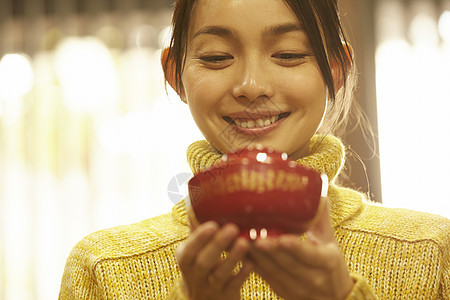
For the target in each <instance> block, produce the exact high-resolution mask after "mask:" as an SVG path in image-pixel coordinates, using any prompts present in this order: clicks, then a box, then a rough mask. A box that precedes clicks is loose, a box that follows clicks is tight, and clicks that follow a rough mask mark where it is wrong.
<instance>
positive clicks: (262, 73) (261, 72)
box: [232, 60, 274, 101]
mask: <svg viewBox="0 0 450 300" xmlns="http://www.w3.org/2000/svg"><path fill="white" fill-rule="evenodd" d="M269 77H270V73H269V72H268V71H267V70H265V68H264V66H263V63H261V62H258V61H256V60H253V61H250V62H248V63H245V64H243V65H242V68H238V74H237V76H236V82H235V84H234V86H233V91H232V93H233V97H234V98H235V99H243V100H247V101H254V100H257V99H259V98H261V97H265V98H271V97H272V96H273V92H274V91H273V87H272V82H271V80H270V78H269Z"/></svg>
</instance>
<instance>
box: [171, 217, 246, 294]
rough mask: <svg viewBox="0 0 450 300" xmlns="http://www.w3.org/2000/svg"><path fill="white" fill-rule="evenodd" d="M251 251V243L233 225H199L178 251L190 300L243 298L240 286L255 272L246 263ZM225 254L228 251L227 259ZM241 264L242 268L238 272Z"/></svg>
mask: <svg viewBox="0 0 450 300" xmlns="http://www.w3.org/2000/svg"><path fill="white" fill-rule="evenodd" d="M249 249H250V244H249V242H248V241H247V240H246V239H244V238H242V237H239V229H238V227H237V226H236V225H234V224H227V225H224V226H223V227H221V228H219V226H218V225H217V224H216V223H215V222H206V223H204V224H201V225H200V226H198V227H197V228H196V229H195V230H194V231H193V232H192V233H191V235H190V236H189V238H188V239H187V241H186V243H185V244H183V245H182V246H180V247H179V248H178V249H177V251H176V257H177V260H178V265H179V266H180V269H181V273H182V274H183V281H182V286H183V289H184V290H185V292H186V294H187V295H189V299H195V300H197V299H218V300H219V299H240V288H241V285H242V283H243V282H244V281H245V279H246V278H247V276H248V275H249V274H250V272H251V271H252V267H251V265H250V264H249V263H247V262H245V261H244V258H245V256H246V255H247V253H248V251H249ZM223 251H228V256H227V258H226V259H223V258H222V253H223ZM238 262H242V263H243V265H242V267H241V269H240V270H239V271H238V272H237V273H235V272H233V270H234V269H235V266H236V264H237V263H238Z"/></svg>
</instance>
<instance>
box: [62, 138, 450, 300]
mask: <svg viewBox="0 0 450 300" xmlns="http://www.w3.org/2000/svg"><path fill="white" fill-rule="evenodd" d="M310 149H311V152H312V153H311V155H309V156H307V157H305V158H302V159H300V160H298V161H297V162H298V163H299V164H303V165H306V166H309V167H312V168H314V169H316V170H318V171H320V172H322V173H325V174H327V175H328V177H329V178H330V187H329V192H328V198H329V200H330V209H331V212H330V214H331V215H330V217H331V223H332V226H333V227H334V230H335V236H336V239H337V241H338V243H339V245H340V247H341V250H342V253H343V254H344V256H345V258H346V261H347V263H348V267H349V270H350V271H351V276H352V278H353V279H354V280H355V285H354V288H353V290H352V292H351V294H350V295H349V296H348V298H347V299H361V300H362V299H389V300H390V299H427V300H428V299H450V255H449V248H450V220H448V219H445V218H443V217H439V216H436V215H431V214H426V213H419V212H414V211H410V210H406V209H388V208H384V207H382V206H379V205H375V204H372V203H368V202H367V201H366V200H365V198H364V196H363V195H362V194H360V193H358V192H356V191H354V190H351V189H347V188H342V187H338V186H337V185H335V183H334V179H335V178H336V176H337V174H338V173H339V171H340V169H341V168H342V165H343V161H344V147H343V145H342V143H341V142H340V140H339V139H337V138H335V137H332V136H326V137H324V136H314V137H313V139H312V140H311V144H310ZM187 157H188V162H189V164H190V166H191V169H192V171H193V172H194V173H197V172H199V171H200V170H203V169H205V168H208V167H210V166H212V165H214V164H215V163H217V162H218V161H219V160H220V159H221V154H220V153H219V152H217V151H216V150H215V149H214V148H213V147H212V146H211V145H210V144H209V143H208V142H206V141H199V142H195V143H194V144H192V145H191V146H190V147H189V148H188V151H187ZM188 234H189V227H188V220H187V216H186V210H185V206H184V202H183V201H182V202H180V203H179V204H177V205H175V206H174V208H173V209H172V212H171V213H168V214H165V215H162V216H158V217H155V218H152V219H149V220H145V221H142V222H140V223H137V224H131V225H127V226H120V227H115V228H111V229H106V230H102V231H99V232H96V233H93V234H91V235H89V236H87V237H86V238H84V239H83V240H82V241H80V242H79V243H78V244H77V245H76V246H75V247H74V249H73V250H72V252H71V254H70V256H69V258H68V259H67V263H66V267H65V271H64V275H63V278H62V284H61V291H60V295H59V299H60V300H65V299H83V300H85V299H187V297H186V296H185V295H184V294H183V293H182V291H181V288H180V284H179V280H180V276H181V274H180V271H179V269H178V267H177V264H176V260H175V256H174V251H175V249H176V247H177V246H178V245H179V244H180V243H182V242H183V241H184V240H185V239H186V238H187V236H188ZM241 298H242V299H280V298H279V297H277V296H276V295H275V294H274V292H273V291H272V290H271V288H270V286H269V285H268V284H267V283H265V282H264V281H263V280H262V279H261V278H260V277H259V276H258V275H257V274H254V273H253V274H251V275H250V276H249V278H248V279H247V281H246V282H245V283H244V285H243V286H242V289H241Z"/></svg>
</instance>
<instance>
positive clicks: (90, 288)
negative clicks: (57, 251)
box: [58, 249, 103, 300]
mask: <svg viewBox="0 0 450 300" xmlns="http://www.w3.org/2000/svg"><path fill="white" fill-rule="evenodd" d="M76 250H77V249H74V251H73V252H72V254H71V255H70V256H69V258H68V259H67V263H66V266H65V268H64V274H63V277H62V280H61V288H60V292H59V298H58V299H59V300H101V299H103V297H102V294H101V291H100V289H99V287H98V285H97V280H96V278H95V273H94V271H93V270H92V269H90V268H89V265H87V264H84V263H83V262H82V259H81V257H82V255H80V253H78V252H77V251H76Z"/></svg>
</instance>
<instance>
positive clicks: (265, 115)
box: [227, 110, 283, 120]
mask: <svg viewBox="0 0 450 300" xmlns="http://www.w3.org/2000/svg"><path fill="white" fill-rule="evenodd" d="M282 113H283V112H282V111H260V110H258V111H255V112H252V111H244V112H238V113H231V114H227V117H230V118H232V119H240V120H257V119H270V118H271V117H276V116H278V115H280V114H282Z"/></svg>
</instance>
